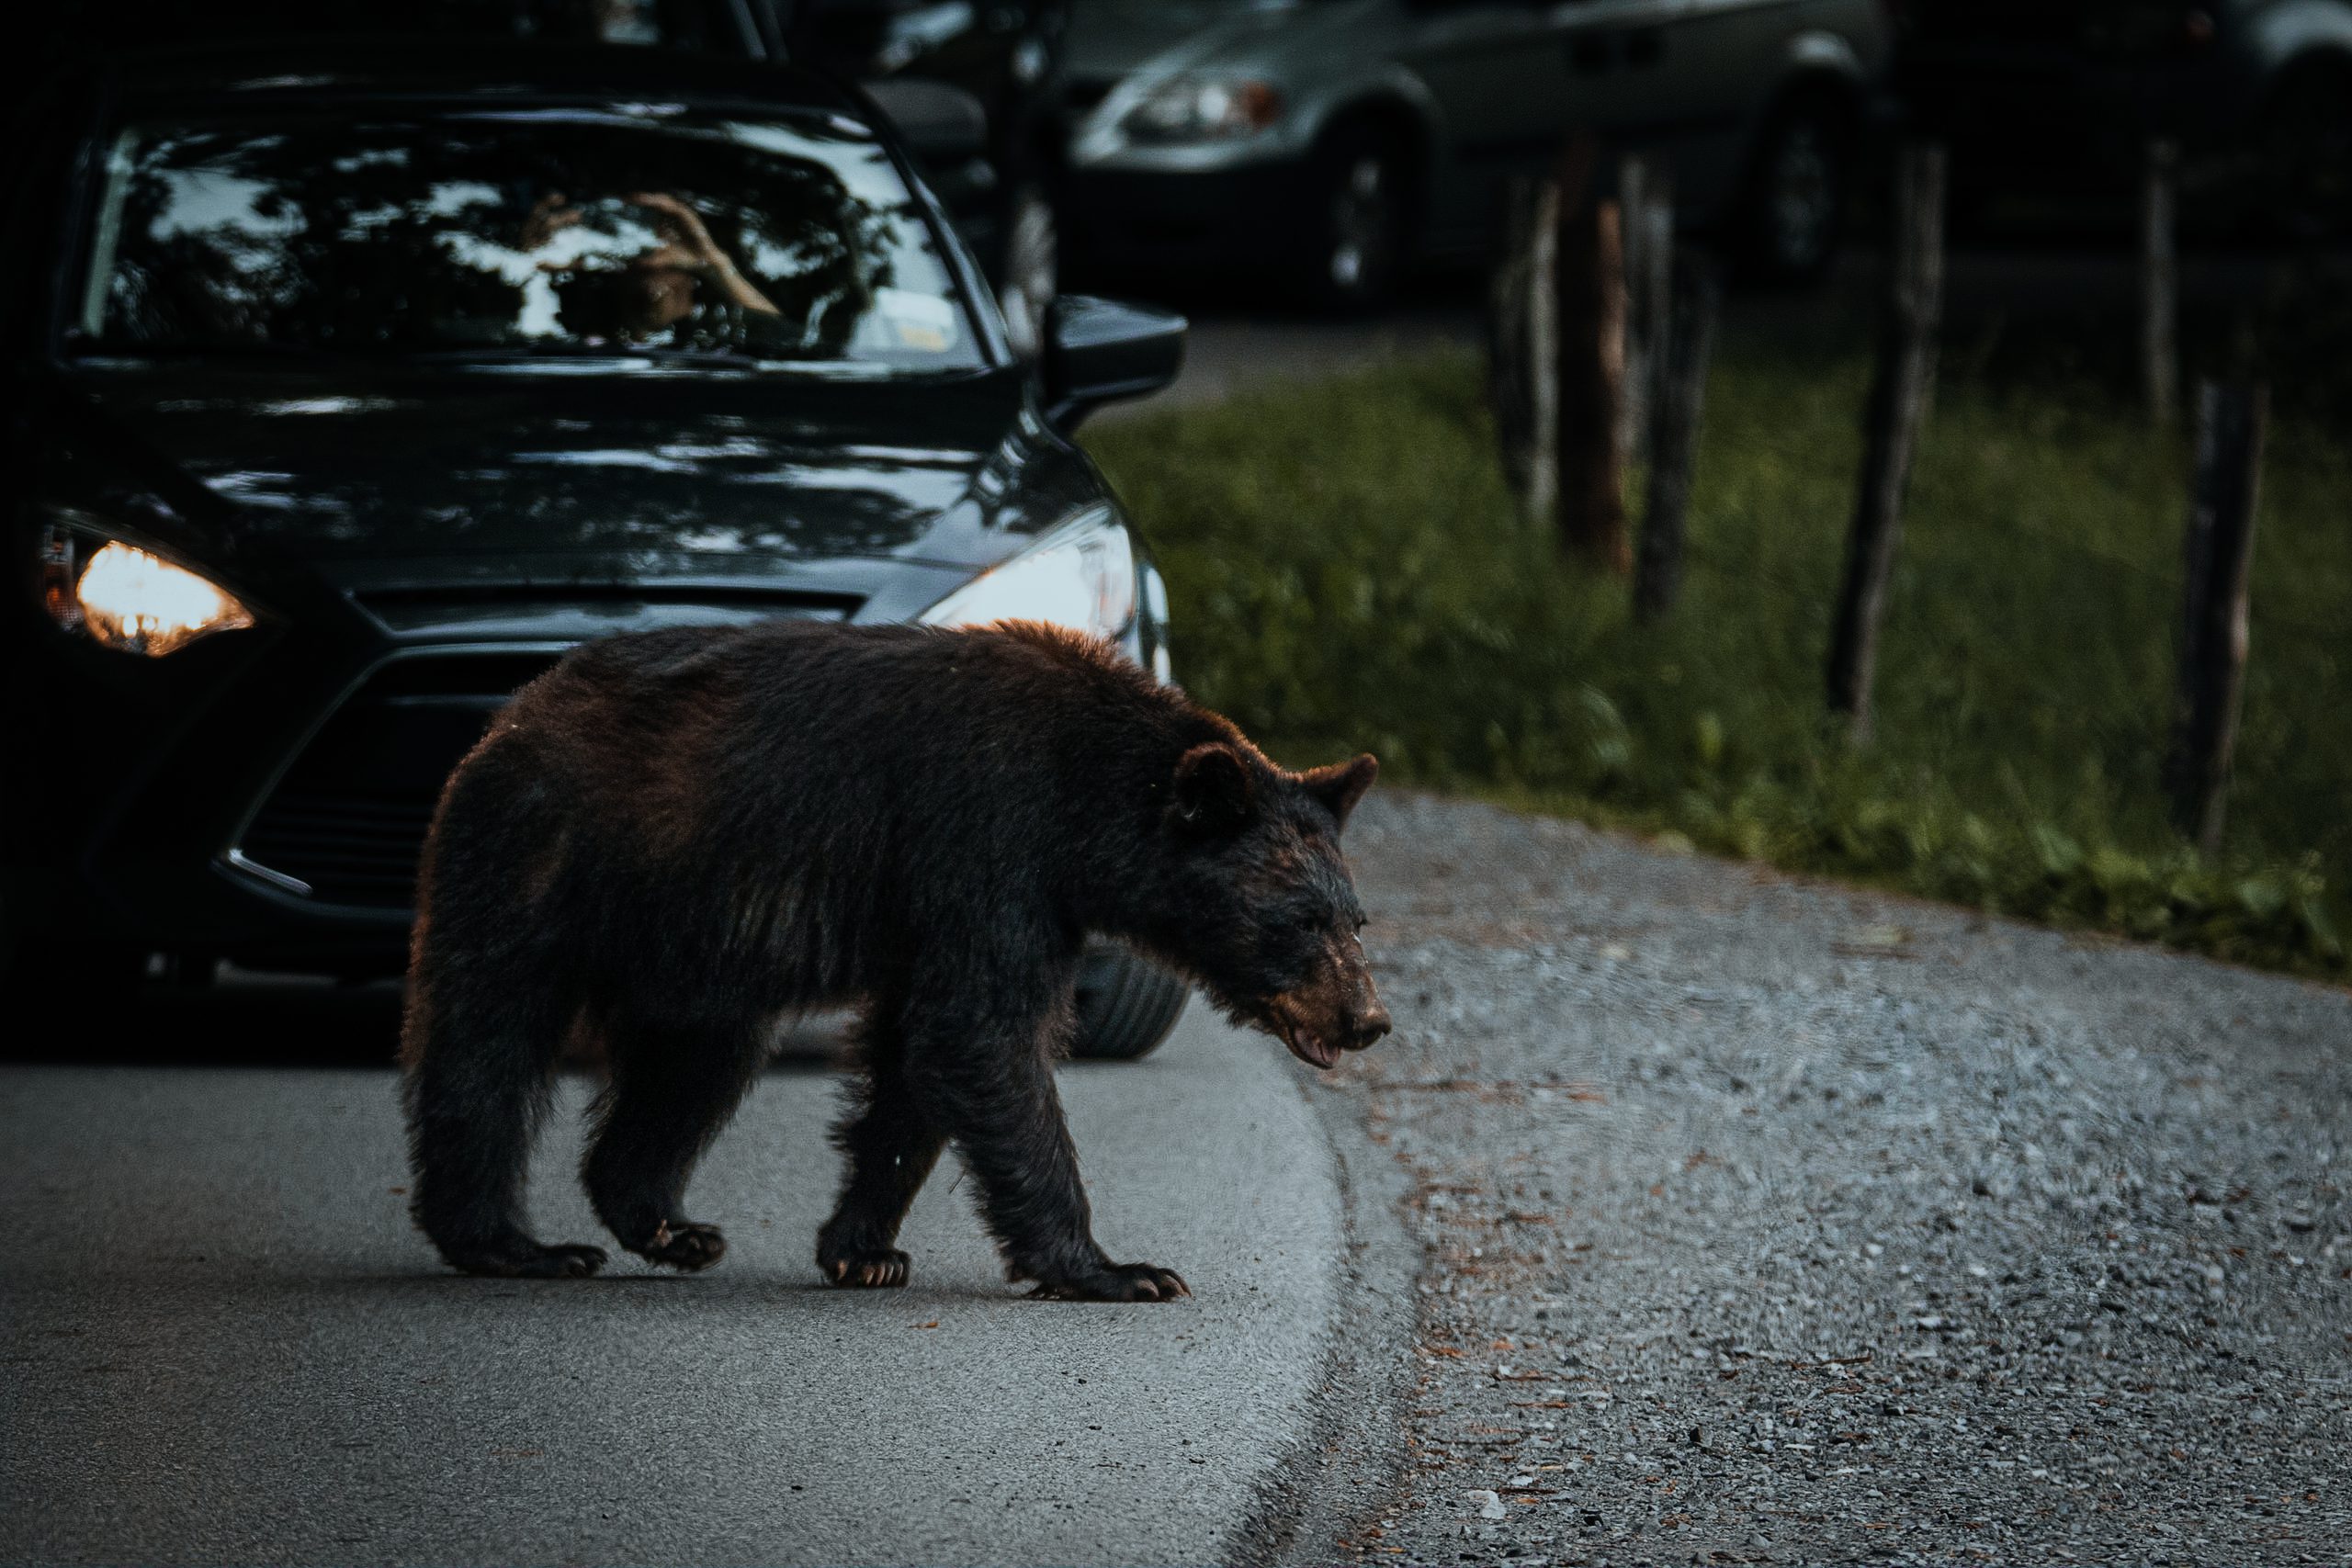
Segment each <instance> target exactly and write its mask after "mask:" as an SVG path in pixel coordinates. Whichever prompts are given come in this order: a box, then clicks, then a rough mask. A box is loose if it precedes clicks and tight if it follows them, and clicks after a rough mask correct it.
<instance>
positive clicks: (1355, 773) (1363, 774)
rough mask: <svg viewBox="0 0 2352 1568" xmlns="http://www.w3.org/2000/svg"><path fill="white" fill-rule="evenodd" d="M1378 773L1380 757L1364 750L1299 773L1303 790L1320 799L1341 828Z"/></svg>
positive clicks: (1345, 824)
mask: <svg viewBox="0 0 2352 1568" xmlns="http://www.w3.org/2000/svg"><path fill="white" fill-rule="evenodd" d="M1379 776H1380V759H1379V758H1377V757H1375V756H1374V755H1373V754H1372V753H1371V752H1369V751H1366V752H1365V753H1364V754H1363V756H1361V757H1358V758H1357V759H1356V760H1355V761H1352V762H1334V763H1332V764H1331V765H1330V766H1329V767H1328V768H1312V769H1309V770H1308V771H1307V772H1306V773H1301V774H1299V775H1298V782H1299V783H1300V784H1305V785H1306V793H1307V794H1309V795H1313V796H1314V797H1315V798H1316V799H1317V800H1319V801H1321V802H1322V803H1323V806H1324V808H1325V809H1326V810H1328V811H1329V812H1330V813H1331V820H1332V821H1334V822H1337V823H1338V824H1339V825H1340V827H1341V828H1345V827H1346V826H1347V825H1348V813H1350V812H1351V811H1353V810H1354V809H1355V808H1356V802H1357V801H1359V800H1362V799H1363V792H1364V791H1366V790H1368V789H1370V788H1371V787H1372V781H1373V780H1374V779H1376V778H1378V777H1379Z"/></svg>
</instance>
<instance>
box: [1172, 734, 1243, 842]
mask: <svg viewBox="0 0 2352 1568" xmlns="http://www.w3.org/2000/svg"><path fill="white" fill-rule="evenodd" d="M1257 795H1258V785H1257V781H1256V780H1254V779H1252V778H1251V777H1250V764H1249V763H1248V762H1246V761H1242V758H1241V753H1240V752H1238V751H1236V750H1234V749H1233V748H1232V747H1230V746H1227V745H1226V744H1225V743H1224V742H1223V741H1217V740H1212V741H1208V742H1206V743H1204V744H1203V745H1199V746H1195V747H1193V749H1192V750H1189V751H1187V752H1185V753H1184V755H1183V758H1182V761H1179V762H1178V763H1177V764H1176V793H1175V795H1174V797H1173V798H1172V799H1170V802H1169V804H1168V818H1169V820H1170V822H1172V823H1174V824H1175V825H1176V826H1177V827H1179V828H1182V829H1184V830H1185V831H1186V832H1189V833H1225V832H1230V831H1231V830H1232V829H1236V828H1238V827H1239V826H1241V824H1242V823H1244V822H1246V821H1248V820H1249V818H1250V811H1251V810H1252V809H1253V808H1254V807H1255V806H1256V804H1257Z"/></svg>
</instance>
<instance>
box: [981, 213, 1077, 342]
mask: <svg viewBox="0 0 2352 1568" xmlns="http://www.w3.org/2000/svg"><path fill="white" fill-rule="evenodd" d="M1060 288H1061V222H1060V220H1059V219H1058V218H1057V217H1056V215H1055V213H1054V204H1053V201H1052V199H1051V198H1050V197H1047V196H1046V192H1045V190H1044V188H1043V187H1042V186H1036V185H1024V186H1022V187H1021V188H1020V189H1019V190H1017V191H1015V192H1014V193H1013V197H1012V204H1011V208H1010V212H1009V215H1008V218H1007V220H1006V222H1005V236H1004V254H1003V255H1002V256H1001V265H999V267H998V270H997V290H996V300H997V305H998V307H999V308H1000V309H1001V310H1002V311H1003V313H1004V334H1005V337H1006V339H1007V340H1008V341H1009V342H1010V343H1011V344H1012V352H1013V353H1015V354H1017V355H1020V356H1021V357H1022V358H1023V359H1035V358H1036V357H1037V356H1038V355H1040V354H1042V353H1044V352H1045V346H1046V313H1047V312H1048V311H1049V310H1052V309H1053V304H1054V297H1055V295H1056V294H1057V293H1058V292H1060Z"/></svg>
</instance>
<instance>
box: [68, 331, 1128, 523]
mask: <svg viewBox="0 0 2352 1568" xmlns="http://www.w3.org/2000/svg"><path fill="white" fill-rule="evenodd" d="M63 390H64V395H63V396H62V397H61V398H59V399H57V400H55V402H54V404H53V406H52V407H51V409H50V410H49V411H48V412H46V414H45V415H44V416H43V417H44V418H45V419H47V420H51V421H54V422H56V423H57V424H58V425H59V426H60V427H61V428H59V429H58V430H57V431H56V432H55V433H54V434H55V435H56V437H57V439H56V440H55V441H54V442H52V443H50V444H49V447H50V450H51V451H52V452H60V453H66V454H69V455H70V457H71V460H72V463H73V466H74V467H75V468H79V469H81V470H82V473H81V476H80V482H78V483H77V482H74V480H73V479H62V481H61V482H59V483H56V484H51V485H45V486H44V487H43V488H44V489H50V490H51V491H60V490H62V491H64V492H65V493H66V494H67V495H73V494H74V492H75V491H87V490H88V489H90V488H91V487H93V486H96V487H98V488H100V489H103V490H110V491H117V492H123V491H128V492H129V493H128V494H126V495H124V496H123V500H122V502H121V505H120V506H119V508H116V509H118V510H127V511H128V512H129V513H130V517H129V518H128V519H127V520H130V521H132V522H134V523H136V522H137V521H138V518H139V514H140V513H141V512H142V511H146V512H160V513H162V514H163V515H164V517H166V518H168V519H170V520H171V521H172V523H173V524H174V525H175V526H174V528H173V529H172V531H173V532H178V531H180V528H181V527H188V528H192V529H193V530H194V532H195V533H197V534H198V536H201V537H202V538H204V539H205V540H206V541H208V542H209V543H210V544H213V545H217V546H218V547H220V548H222V549H225V550H226V551H228V552H230V553H232V554H233V555H237V556H241V557H248V558H254V559H257V560H259V559H273V560H285V559H288V558H292V559H298V560H305V561H310V562H315V563H319V564H321V565H322V566H327V565H332V564H333V563H336V562H353V563H359V562H365V561H371V560H372V561H381V560H388V559H401V560H407V561H424V560H432V559H436V558H437V559H447V560H448V561H450V563H451V565H452V567H453V569H458V570H463V568H464V565H465V563H467V562H476V563H479V562H480V561H481V560H483V559H485V558H525V557H528V558H536V559H547V558H560V557H565V556H574V557H583V558H584V557H596V558H608V559H614V560H617V561H623V562H626V561H628V560H631V559H637V560H652V559H656V558H676V557H681V556H685V557H692V558H695V559H696V560H697V561H699V562H700V563H702V565H703V566H704V568H705V570H709V569H710V568H711V567H713V566H717V567H718V568H719V569H720V570H724V568H725V563H726V562H727V561H728V560H729V559H734V560H740V561H741V562H742V563H743V565H744V566H745V568H746V569H747V570H749V569H752V568H753V567H754V564H755V563H757V565H758V566H759V567H760V568H762V569H772V568H773V567H774V566H775V564H776V563H779V562H794V561H814V560H822V559H834V558H845V557H863V558H891V559H896V560H901V561H907V562H921V563H929V564H933V565H938V566H954V567H964V568H978V567H984V566H987V565H989V564H991V563H993V562H994V561H997V560H1000V559H1001V558H1004V557H1005V556H1007V555H1009V554H1011V553H1012V552H1013V551H1015V550H1017V549H1019V548H1021V547H1023V545H1024V544H1026V543H1028V542H1029V541H1030V540H1031V539H1032V538H1033V537H1034V536H1035V535H1036V534H1037V533H1038V532H1039V531H1040V530H1042V529H1044V528H1046V527H1049V526H1051V525H1053V524H1054V523H1056V522H1057V521H1059V520H1060V518H1061V517H1063V516H1064V515H1066V514H1067V513H1069V511H1070V510H1071V509H1072V508H1073V507H1076V506H1079V505H1082V504H1085V503H1086V502H1089V501H1091V500H1093V499H1095V498H1096V497H1097V495H1099V491H1098V490H1097V488H1096V484H1095V481H1094V480H1093V478H1092V474H1091V469H1090V468H1088V466H1087V464H1086V461H1085V459H1084V458H1083V457H1080V456H1079V455H1078V454H1077V452H1076V451H1075V450H1074V449H1072V448H1071V447H1070V446H1069V445H1068V444H1067V443H1066V442H1064V441H1062V440H1061V439H1060V438H1059V437H1058V436H1057V435H1056V434H1054V433H1053V432H1052V431H1051V430H1050V429H1049V428H1048V427H1047V426H1046V424H1045V423H1043V422H1042V420H1040V419H1039V418H1038V416H1037V414H1036V413H1035V408H1034V405H1033V404H1032V402H1031V400H1029V398H1028V397H1027V395H1026V389H1025V386H1024V384H1023V378H1021V377H1020V376H1019V375H1018V373H1015V372H1012V371H990V372H979V373H974V374H972V375H969V376H966V377H962V378H954V379H949V380H941V379H925V380H912V381H907V380H902V381H876V382H852V381H814V380H811V379H809V378H801V377H798V376H794V375H789V374H775V375H766V374H756V373H752V374H734V373H727V374H719V375H712V374H710V373H708V372H700V373H696V374H694V375H687V374H683V373H650V374H646V375H643V376H626V375H604V376H584V375H578V376H575V375H563V374H549V373H537V374H495V373H487V372H483V371H479V370H477V371H473V372H469V373H443V374H438V375H431V376H426V375H409V376H405V377H399V378H385V379H382V380H379V381H375V382H371V383H370V384H368V385H367V386H365V387H364V388H362V387H356V386H355V385H354V384H353V381H352V378H350V377H348V376H344V377H340V378H329V377H326V376H324V375H321V376H318V377H309V376H305V375H288V374H285V373H282V372H281V373H277V374H263V373H258V372H246V371H242V370H239V371H232V372H224V371H222V370H221V369H220V367H205V368H203V369H201V370H199V369H198V368H195V367H190V368H187V369H186V370H175V369H167V370H156V369H153V368H152V367H142V368H138V369H131V368H121V367H111V368H103V369H92V370H85V371H81V372H77V373H76V374H75V375H74V377H72V378H70V380H69V382H68V384H67V386H66V388H65V389H63ZM96 509H97V510H101V511H103V510H108V509H109V508H108V503H107V502H104V501H100V502H98V503H97V506H96Z"/></svg>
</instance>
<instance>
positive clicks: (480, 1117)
mask: <svg viewBox="0 0 2352 1568" xmlns="http://www.w3.org/2000/svg"><path fill="white" fill-rule="evenodd" d="M420 949H421V951H420V954H419V962H418V964H417V972H416V975H415V976H414V978H413V982H412V984H411V986H410V994H409V1010H408V1018H407V1020H406V1021H405V1024H404V1026H403V1030H402V1036H403V1038H402V1053H403V1055H404V1056H405V1058H406V1060H407V1063H408V1085H407V1090H408V1113H409V1151H410V1162H411V1165H412V1167H413V1171H414V1176H413V1182H412V1185H413V1189H414V1190H413V1196H412V1198H411V1199H410V1204H409V1206H410V1210H411V1212H412V1213H413V1214H414V1215H415V1216H416V1223H417V1224H418V1226H419V1227H420V1228H422V1229H423V1230H424V1234H425V1235H427V1236H429V1237H431V1238H432V1241H433V1245H434V1246H435V1247H438V1248H439V1249H440V1251H441V1256H442V1257H443V1258H447V1260H448V1261H449V1263H450V1264H451V1265H452V1266H454V1267H456V1268H458V1269H463V1270H464V1271H465V1272H467V1273H469V1274H494V1275H506V1276H523V1277H535V1278H543V1279H544V1278H556V1277H561V1276H567V1275H570V1276H577V1275H583V1274H593V1273H594V1272H595V1271H596V1270H597V1269H599V1268H601V1267H602V1266H603V1264H604V1261H605V1254H604V1251H603V1249H602V1248H600V1247H585V1246H563V1247H548V1246H544V1245H542V1244H541V1243H539V1242H537V1241H536V1240H534V1239H533V1238H532V1237H531V1235H529V1234H528V1233H527V1232H526V1230H525V1229H524V1228H523V1181H524V1177H525V1175H526V1168H527V1167H528V1164H529V1161H530V1156H531V1143H532V1140H533V1138H534V1136H535V1135H536V1134H537V1131H538V1126H539V1122H541V1121H542V1120H543V1119H544V1118H545V1117H546V1115H547V1108H548V1090H549V1088H550V1086H551V1084H552V1082H553V1079H554V1077H555V1063H556V1057H557V1055H558V1053H559V1052H560V1050H561V1048H562V1043H563V1037H564V1032H565V1029H566V1028H567V1026H568V1025H569V1022H570V1019H569V1017H568V1014H567V1010H566V1009H565V1007H564V1006H563V1004H562V1001H561V998H560V995H559V994H558V993H557V992H556V991H555V990H554V988H553V987H549V986H548V985H545V984H541V983H538V982H537V981H535V980H534V979H533V977H532V976H529V974H528V973H527V972H522V973H517V972H515V971H510V970H506V969H503V968H500V967H497V966H494V965H490V964H481V963H466V962H459V961H453V960H450V959H446V958H444V957H443V955H442V954H440V953H437V952H435V949H434V944H433V936H432V933H431V932H430V931H428V932H427V934H426V936H425V937H424V941H423V942H421V943H420Z"/></svg>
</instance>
